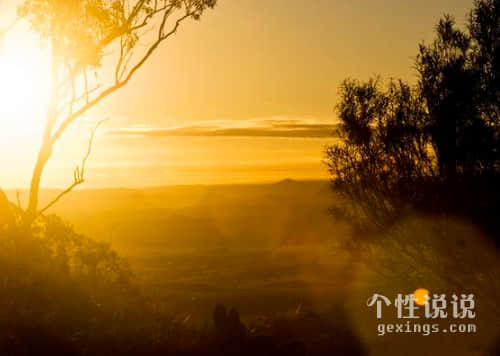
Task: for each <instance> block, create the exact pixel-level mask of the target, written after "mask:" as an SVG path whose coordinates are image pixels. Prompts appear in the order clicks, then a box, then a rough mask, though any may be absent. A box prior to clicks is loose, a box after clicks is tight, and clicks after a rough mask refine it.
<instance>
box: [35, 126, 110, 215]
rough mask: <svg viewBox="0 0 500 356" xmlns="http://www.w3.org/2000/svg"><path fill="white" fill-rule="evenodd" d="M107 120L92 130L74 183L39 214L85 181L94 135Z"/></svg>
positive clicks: (40, 213)
mask: <svg viewBox="0 0 500 356" xmlns="http://www.w3.org/2000/svg"><path fill="white" fill-rule="evenodd" d="M104 121H106V120H101V121H99V122H98V123H97V124H96V125H95V127H94V128H93V129H92V130H91V132H90V138H89V143H88V147H87V152H86V153H85V156H84V157H83V159H82V163H81V166H77V167H76V169H75V171H74V172H73V178H74V180H73V184H71V185H70V186H69V187H68V188H66V189H65V190H63V191H62V192H61V193H59V194H58V195H57V196H56V197H55V198H54V199H53V200H52V201H51V202H50V203H48V204H47V205H46V206H45V207H44V208H42V209H40V210H39V211H38V213H37V216H39V215H42V214H43V213H45V212H46V211H47V210H49V209H50V208H51V207H52V206H53V205H55V204H56V203H57V202H58V201H59V200H61V198H63V197H64V196H65V195H66V194H69V193H71V192H72V191H73V189H75V188H76V187H77V186H79V185H80V184H82V183H84V182H85V165H86V164H87V160H88V158H89V157H90V153H91V152H92V145H93V143H94V137H95V133H96V131H97V129H98V128H99V126H101V124H102V123H103V122H104Z"/></svg>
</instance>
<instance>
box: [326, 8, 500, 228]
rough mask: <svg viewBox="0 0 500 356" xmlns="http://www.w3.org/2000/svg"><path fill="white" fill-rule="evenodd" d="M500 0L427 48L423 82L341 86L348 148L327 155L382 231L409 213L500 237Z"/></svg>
mask: <svg viewBox="0 0 500 356" xmlns="http://www.w3.org/2000/svg"><path fill="white" fill-rule="evenodd" d="M499 35H500V1H499V0H480V1H476V2H475V7H474V9H473V10H472V12H471V14H470V17H469V20H468V22H467V29H466V30H461V29H459V28H458V27H457V26H456V25H455V21H454V20H453V18H452V17H451V16H445V17H444V18H443V19H442V20H441V21H440V22H439V24H438V26H437V28H436V38H435V40H434V41H433V42H432V43H430V44H425V43H422V44H421V45H420V46H419V51H418V54H417V58H416V69H417V74H418V83H417V84H416V85H415V86H411V85H409V84H407V83H404V82H403V81H400V80H399V81H398V80H391V81H389V83H388V84H387V85H385V86H384V85H382V83H381V81H380V79H372V80H369V81H367V82H364V83H362V82H358V81H355V80H351V79H348V80H346V81H344V83H343V84H342V86H341V90H340V94H341V97H342V100H341V102H340V104H339V105H338V112H339V117H340V120H341V135H342V137H343V138H344V140H343V142H342V143H341V144H338V145H335V146H332V147H330V148H329V149H328V150H327V154H326V155H327V164H328V166H329V170H330V173H331V176H332V181H333V183H334V188H335V189H337V190H338V191H339V192H341V193H342V194H343V196H344V197H345V198H347V200H349V201H351V202H355V205H354V206H355V208H354V209H355V212H356V215H358V216H359V214H361V215H362V216H364V217H366V218H367V219H368V221H369V222H370V223H372V224H371V225H375V226H378V227H384V226H387V225H388V224H390V223H391V222H392V221H394V220H395V219H398V218H400V217H401V216H402V215H405V214H408V213H410V212H414V211H415V210H417V211H421V212H422V211H423V212H425V213H433V214H455V215H459V216H466V217H468V218H472V219H473V220H475V221H476V222H477V223H479V224H480V225H481V226H482V227H484V228H486V229H489V230H490V232H494V233H493V234H492V235H498V234H495V232H496V231H497V224H496V223H495V221H494V220H495V216H496V215H497V214H498V212H500V206H499V204H498V201H500V200H499V198H500V185H499V184H498V178H499V175H500V156H499V155H500V151H499V150H498V147H499V144H500V100H499V99H500V80H499V78H500V36H499Z"/></svg>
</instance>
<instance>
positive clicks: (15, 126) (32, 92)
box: [0, 29, 50, 139]
mask: <svg viewBox="0 0 500 356" xmlns="http://www.w3.org/2000/svg"><path fill="white" fill-rule="evenodd" d="M32 37H33V36H31V37H30V36H29V35H28V34H27V31H23V30H22V29H16V30H13V31H12V32H9V33H8V34H7V36H6V37H5V38H4V40H3V41H2V42H3V43H2V44H1V47H0V120H1V122H2V131H4V132H5V133H6V134H5V135H2V138H4V137H3V136H7V137H10V138H16V139H19V137H32V136H33V135H35V134H36V135H38V134H39V133H40V131H41V128H42V123H43V116H44V112H45V108H46V104H47V98H48V91H49V85H50V75H49V68H50V67H49V65H48V63H49V61H48V55H47V53H46V51H43V49H41V48H40V46H39V44H38V41H37V38H32ZM7 134H8V135H7Z"/></svg>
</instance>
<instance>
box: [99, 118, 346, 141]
mask: <svg viewBox="0 0 500 356" xmlns="http://www.w3.org/2000/svg"><path fill="white" fill-rule="evenodd" d="M337 130H338V125H337V124H330V123H325V122H319V121H313V120H301V119H287V118H266V119H251V120H238V121H236V120H233V121H230V120H217V121H205V122H198V123H190V124H186V125H180V126H170V127H161V128H159V127H150V126H130V127H125V128H120V129H113V130H109V131H108V132H107V134H108V135H113V136H134V137H137V136H140V137H169V136H203V137H291V138H293V137H296V138H307V137H309V138H327V137H335V136H336V135H337Z"/></svg>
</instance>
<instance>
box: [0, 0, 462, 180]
mask: <svg viewBox="0 0 500 356" xmlns="http://www.w3.org/2000/svg"><path fill="white" fill-rule="evenodd" d="M14 4H15V1H10V0H9V1H5V0H3V1H2V0H0V11H1V12H0V24H5V23H6V22H8V21H6V20H5V17H2V14H6V13H8V12H9V10H12V9H13V7H14ZM471 7H472V1H471V0H423V1H401V0H399V1H397V0H384V1H382V0H350V1H348V0H339V1H334V0H310V1H307V2H306V1H299V0H219V2H218V5H217V7H216V8H215V10H213V11H208V12H206V13H205V14H204V16H203V17H202V19H201V21H199V22H192V23H187V24H186V25H185V26H184V27H183V28H182V29H181V30H180V31H179V33H178V34H176V36H175V37H174V38H172V39H171V40H170V41H169V42H167V43H165V44H164V45H163V47H162V48H161V49H160V50H159V51H158V52H157V53H156V55H155V56H154V57H153V58H152V60H150V62H148V63H147V64H146V65H145V66H144V68H142V70H141V71H140V72H139V73H138V74H137V76H136V77H135V78H134V79H133V80H132V82H131V83H130V84H129V85H128V86H127V87H126V88H125V89H123V90H122V91H120V92H119V93H117V94H115V95H114V96H113V97H111V98H110V99H108V100H107V101H105V102H104V103H103V104H102V105H100V106H99V107H98V108H97V109H96V110H94V111H93V113H92V115H93V116H94V117H99V118H101V117H104V118H108V119H109V120H108V122H107V123H106V130H107V131H110V132H109V133H108V134H102V135H101V136H102V137H99V139H98V142H97V145H98V146H97V147H96V149H95V152H94V153H93V156H92V160H91V162H89V172H93V173H94V175H93V176H92V175H90V173H89V182H90V183H92V179H94V185H98V186H116V185H118V186H128V185H131V184H133V183H135V185H141V184H144V185H162V184H184V183H186V184H187V183H205V182H209V183H217V182H220V183H228V182H232V181H234V182H255V181H272V180H278V179H284V178H288V177H290V178H325V177H326V174H325V172H324V167H323V166H322V164H321V159H322V151H323V149H324V147H325V146H326V145H327V144H328V143H330V142H332V140H334V139H327V138H325V137H324V136H325V133H326V134H328V133H330V132H332V131H333V129H334V126H333V125H334V124H335V115H334V111H333V108H334V106H335V103H336V101H337V96H336V93H337V88H338V86H339V84H340V82H341V81H342V80H343V79H344V78H346V77H353V78H359V79H366V78H368V77H370V76H374V75H377V74H379V75H381V76H382V77H396V78H398V77H402V78H405V79H408V80H413V78H414V72H413V69H412V66H413V60H414V56H415V54H416V49H417V45H418V43H419V42H420V41H422V40H430V39H431V38H432V34H433V29H434V26H435V24H436V23H437V21H438V19H439V17H440V16H442V15H443V14H445V13H451V14H455V15H456V18H457V20H458V22H459V23H461V24H462V23H463V22H464V20H465V17H466V14H467V12H468V11H469V9H470V8H471ZM21 27H22V26H21ZM19 31H22V29H20V30H19ZM18 36H20V37H17V38H14V39H15V40H16V41H11V45H10V46H9V42H8V40H7V39H6V43H7V45H6V46H3V47H4V48H3V49H2V51H1V52H0V75H1V76H2V78H1V79H2V81H3V83H4V84H3V85H2V84H0V93H8V95H7V96H6V95H2V97H1V98H0V101H2V100H3V102H0V104H1V105H0V107H1V108H2V109H0V114H1V117H0V120H2V121H3V124H2V127H3V130H2V133H1V134H0V139H1V141H0V142H3V144H2V143H0V149H1V151H0V153H1V154H0V164H2V166H3V167H7V168H5V169H4V170H3V172H2V175H0V186H24V185H26V184H27V182H28V180H29V171H30V169H31V168H32V165H33V162H34V154H35V153H36V147H37V142H38V139H37V137H39V136H40V132H39V131H40V127H41V122H42V120H43V117H42V115H40V114H37V113H41V112H43V110H40V107H43V105H42V104H43V102H44V100H45V99H46V98H45V97H44V94H45V91H44V85H45V81H44V80H45V79H44V78H46V77H45V74H46V73H45V72H46V70H45V69H44V68H46V67H44V65H45V62H46V58H45V57H44V56H43V51H40V50H39V49H38V47H37V45H36V39H35V38H34V37H29V36H25V35H18ZM19 38H21V39H22V41H19ZM12 43H15V45H12ZM4 44H5V43H4ZM33 48H35V49H36V50H34V49H33ZM37 51H38V52H37ZM33 78H34V79H33ZM15 93H18V94H19V95H20V96H19V97H17V99H16V97H15V95H14V94H15ZM28 102H29V104H28ZM27 117H32V118H31V119H27ZM84 129H85V130H88V126H84ZM84 132H87V131H84ZM73 134H74V133H73ZM71 135H72V133H70V137H71ZM75 135H76V134H75ZM77 136H78V135H77ZM193 136H194V137H195V138H193ZM23 137H29V142H27V139H24V140H23V139H22V138H23ZM79 137H80V138H81V139H82V140H83V138H85V137H86V135H81V134H80V135H79ZM82 137H83V138H82ZM252 140H253V141H252ZM66 142H67V143H69V145H70V146H74V145H71V143H72V142H74V141H72V140H71V139H69V140H67V141H66ZM82 142H84V140H83V141H82ZM130 142H133V144H130ZM252 142H253V143H252ZM64 145H65V144H64V143H61V144H60V145H59V146H58V147H60V148H59V152H56V157H55V159H54V162H52V163H51V166H50V168H51V171H49V172H48V174H47V177H46V178H45V179H44V181H43V184H44V185H45V186H62V185H64V184H65V182H66V181H68V180H71V169H70V168H69V171H68V167H73V166H74V165H75V164H76V162H78V159H79V158H78V157H79V155H81V152H80V151H82V150H84V146H85V145H84V144H82V145H81V147H70V148H68V147H64V148H63V147H62V146H64ZM99 147H100V150H99V149H98V148H99ZM131 147H133V152H132V148H131ZM238 153H240V154H238ZM265 154H267V157H265ZM137 165H139V166H141V165H142V166H147V169H145V170H144V171H141V172H142V173H139V172H138V171H137V170H135V174H131V172H130V171H131V169H132V168H131V167H136V166H137ZM113 167H119V168H116V171H112V168H113ZM273 167H274V168H273ZM155 168H156V172H158V171H161V172H163V173H162V174H157V175H156V176H154V172H155ZM110 170H111V171H112V173H110ZM117 172H119V173H121V175H123V176H125V177H126V178H123V179H122V178H119V177H121V175H120V174H118V173H117ZM139 176H140V178H141V179H138V178H139Z"/></svg>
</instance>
